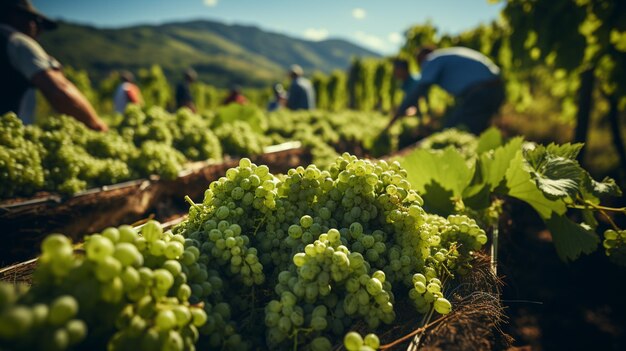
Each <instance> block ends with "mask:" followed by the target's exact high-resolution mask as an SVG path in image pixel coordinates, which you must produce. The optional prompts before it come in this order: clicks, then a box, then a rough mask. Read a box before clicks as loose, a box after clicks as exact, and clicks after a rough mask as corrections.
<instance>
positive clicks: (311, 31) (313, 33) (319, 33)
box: [304, 28, 329, 41]
mask: <svg viewBox="0 0 626 351" xmlns="http://www.w3.org/2000/svg"><path fill="white" fill-rule="evenodd" d="M328 34H329V33H328V29H326V28H308V29H307V30H305V31H304V37H305V38H307V39H309V40H313V41H320V40H324V39H326V38H328Z"/></svg>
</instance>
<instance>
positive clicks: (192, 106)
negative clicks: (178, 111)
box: [181, 101, 198, 113]
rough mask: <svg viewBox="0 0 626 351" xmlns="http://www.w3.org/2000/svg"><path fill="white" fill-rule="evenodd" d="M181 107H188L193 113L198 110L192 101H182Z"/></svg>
mask: <svg viewBox="0 0 626 351" xmlns="http://www.w3.org/2000/svg"><path fill="white" fill-rule="evenodd" d="M181 107H186V108H188V109H190V110H191V112H193V113H196V112H198V111H197V110H196V104H194V103H193V101H187V102H185V103H183V105H182V106H181Z"/></svg>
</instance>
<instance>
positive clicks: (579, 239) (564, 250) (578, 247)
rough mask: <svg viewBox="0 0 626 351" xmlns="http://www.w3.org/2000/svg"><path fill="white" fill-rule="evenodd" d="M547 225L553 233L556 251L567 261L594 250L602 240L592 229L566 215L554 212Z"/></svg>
mask: <svg viewBox="0 0 626 351" xmlns="http://www.w3.org/2000/svg"><path fill="white" fill-rule="evenodd" d="M546 225H547V227H548V229H549V230H550V232H551V233H552V239H553V241H554V246H555V247H556V253H557V254H558V255H559V257H560V258H561V260H563V261H566V262H567V261H573V260H575V259H577V258H578V257H579V256H580V255H581V254H583V253H584V254H589V253H592V252H594V251H595V250H596V248H597V246H598V243H599V242H600V240H599V238H598V236H597V235H595V234H594V233H593V232H592V231H590V230H588V229H587V228H585V227H583V226H582V225H580V224H577V223H574V222H572V221H571V220H570V219H569V218H567V217H565V216H564V215H557V214H552V216H551V217H550V219H548V220H547V221H546Z"/></svg>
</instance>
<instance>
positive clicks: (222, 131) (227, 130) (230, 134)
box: [215, 121, 269, 156]
mask: <svg viewBox="0 0 626 351" xmlns="http://www.w3.org/2000/svg"><path fill="white" fill-rule="evenodd" d="M215 135H217V137H218V139H219V140H220V142H221V144H222V149H223V150H224V153H226V154H229V155H231V156H252V155H261V154H262V153H263V148H264V147H265V146H267V145H269V142H268V140H267V139H266V137H265V136H264V135H263V134H260V133H259V132H258V131H255V130H253V129H252V127H251V126H250V125H249V124H247V123H246V122H243V121H233V122H231V123H225V124H222V125H221V126H219V127H217V128H216V129H215Z"/></svg>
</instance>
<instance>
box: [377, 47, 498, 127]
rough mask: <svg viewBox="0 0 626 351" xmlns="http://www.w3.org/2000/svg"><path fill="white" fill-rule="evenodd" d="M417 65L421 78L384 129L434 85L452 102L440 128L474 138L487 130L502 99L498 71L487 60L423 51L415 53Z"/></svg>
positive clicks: (456, 50)
mask: <svg viewBox="0 0 626 351" xmlns="http://www.w3.org/2000/svg"><path fill="white" fill-rule="evenodd" d="M417 61H418V63H419V65H420V67H421V78H420V79H419V82H418V83H417V84H415V86H414V87H413V88H412V89H411V91H410V92H409V93H408V94H407V95H406V96H405V98H404V100H403V102H402V104H401V105H400V107H399V108H398V110H397V111H396V113H395V115H394V116H393V118H392V120H391V121H390V122H389V125H388V126H387V128H389V127H390V126H391V125H392V124H393V123H394V122H395V121H397V120H398V118H400V117H401V116H403V115H404V113H405V112H406V110H407V108H408V107H410V106H411V105H417V103H416V102H417V100H418V99H419V98H420V97H423V96H425V95H426V94H427V92H428V89H429V88H430V86H431V85H433V84H436V85H438V86H440V87H441V88H443V89H444V90H445V91H447V92H448V93H450V94H451V95H453V96H454V97H455V101H456V103H455V106H454V108H453V110H452V111H451V112H450V113H449V114H448V115H447V116H446V118H445V119H444V121H443V128H452V127H461V128H463V127H464V128H466V129H467V130H469V131H470V132H472V133H474V134H480V133H481V132H482V131H484V130H485V129H487V127H488V126H489V123H490V120H491V118H492V117H493V116H494V115H495V114H496V113H497V112H498V110H499V109H500V107H501V106H502V104H503V102H504V97H505V96H504V85H503V83H502V79H501V78H500V69H499V68H498V67H497V66H496V65H495V64H494V63H493V62H492V61H491V60H489V58H487V57H486V56H485V55H483V54H481V53H479V52H477V51H475V50H472V49H469V48H463V47H452V48H446V49H437V50H435V49H433V48H430V47H426V48H422V49H421V50H420V51H419V53H418V55H417ZM416 107H417V106H416ZM418 114H419V113H418Z"/></svg>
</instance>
